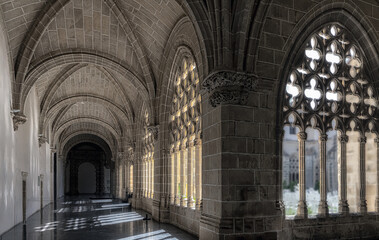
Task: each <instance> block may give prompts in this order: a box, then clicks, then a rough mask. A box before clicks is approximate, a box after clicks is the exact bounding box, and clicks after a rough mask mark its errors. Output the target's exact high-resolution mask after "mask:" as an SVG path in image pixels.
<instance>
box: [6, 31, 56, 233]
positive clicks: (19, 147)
mask: <svg viewBox="0 0 379 240" xmlns="http://www.w3.org/2000/svg"><path fill="white" fill-rule="evenodd" d="M0 28H1V26H0ZM7 49H8V48H7V44H6V38H5V36H4V34H3V31H2V29H1V30H0V69H1V71H0V102H1V104H0V136H1V138H0V223H1V224H0V235H1V234H3V233H4V232H6V231H7V230H9V229H10V228H12V227H13V226H14V225H16V224H18V223H20V222H22V175H21V172H22V171H23V172H27V173H28V177H27V186H26V187H27V204H26V216H27V217H29V216H30V215H32V214H33V213H34V212H36V211H37V210H39V208H40V203H41V195H40V193H41V189H40V184H39V182H38V180H39V178H38V177H39V176H40V174H43V175H44V179H45V180H44V184H43V188H44V190H43V204H44V205H46V204H48V203H49V202H50V201H51V184H50V181H49V179H50V178H51V175H50V174H51V172H50V146H49V144H43V145H42V147H41V148H40V147H39V143H38V120H39V111H38V100H37V99H38V97H37V94H36V90H35V88H32V90H31V92H30V94H29V96H28V98H27V101H26V105H25V111H24V114H25V115H26V116H27V118H28V121H27V122H26V123H25V124H24V125H20V126H19V129H18V131H14V130H13V123H12V115H11V107H10V106H11V99H12V96H11V81H12V78H11V75H12V74H11V73H10V70H9V69H10V67H9V59H8V55H7V52H8V50H7Z"/></svg>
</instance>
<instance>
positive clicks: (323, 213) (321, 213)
mask: <svg viewBox="0 0 379 240" xmlns="http://www.w3.org/2000/svg"><path fill="white" fill-rule="evenodd" d="M328 215H329V208H328V203H327V201H320V203H319V205H318V214H317V216H318V217H327V216H328Z"/></svg>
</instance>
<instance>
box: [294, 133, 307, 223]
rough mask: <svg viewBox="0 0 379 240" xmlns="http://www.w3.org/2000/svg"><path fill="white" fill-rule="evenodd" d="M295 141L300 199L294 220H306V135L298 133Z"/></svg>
mask: <svg viewBox="0 0 379 240" xmlns="http://www.w3.org/2000/svg"><path fill="white" fill-rule="evenodd" d="M297 139H298V141H299V191H300V199H299V203H298V205H297V213H296V216H295V217H296V218H307V217H308V210H307V203H306V199H305V140H306V139H307V134H306V133H305V132H299V133H298V134H297Z"/></svg>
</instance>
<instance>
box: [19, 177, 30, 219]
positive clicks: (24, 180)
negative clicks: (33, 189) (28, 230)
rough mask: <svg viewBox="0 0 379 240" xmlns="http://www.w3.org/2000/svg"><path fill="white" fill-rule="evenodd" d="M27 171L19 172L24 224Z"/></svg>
mask: <svg viewBox="0 0 379 240" xmlns="http://www.w3.org/2000/svg"><path fill="white" fill-rule="evenodd" d="M28 175H29V173H27V172H21V176H22V221H23V223H24V225H25V224H26V199H27V196H26V194H27V190H26V180H27V178H28Z"/></svg>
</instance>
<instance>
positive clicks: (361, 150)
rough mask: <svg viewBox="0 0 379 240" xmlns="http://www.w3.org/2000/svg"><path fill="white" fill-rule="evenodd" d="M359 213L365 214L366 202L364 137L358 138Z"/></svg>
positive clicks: (365, 139)
mask: <svg viewBox="0 0 379 240" xmlns="http://www.w3.org/2000/svg"><path fill="white" fill-rule="evenodd" d="M358 140H359V171H360V172H359V173H360V174H359V183H360V184H359V185H360V191H359V206H358V209H359V212H360V213H361V214H366V213H367V202H366V141H367V138H366V137H360V138H359V139H358Z"/></svg>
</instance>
